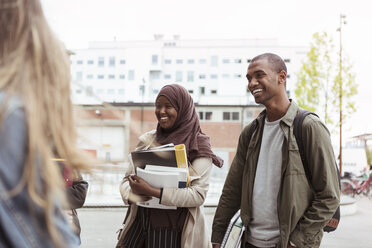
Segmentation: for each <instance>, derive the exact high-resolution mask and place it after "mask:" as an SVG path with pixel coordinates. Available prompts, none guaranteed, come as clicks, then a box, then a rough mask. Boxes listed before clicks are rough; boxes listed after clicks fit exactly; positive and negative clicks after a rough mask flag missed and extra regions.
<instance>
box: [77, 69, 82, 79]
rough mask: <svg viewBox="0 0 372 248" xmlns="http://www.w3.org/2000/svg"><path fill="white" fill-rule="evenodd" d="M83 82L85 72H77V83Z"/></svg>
mask: <svg viewBox="0 0 372 248" xmlns="http://www.w3.org/2000/svg"><path fill="white" fill-rule="evenodd" d="M81 80H83V72H81V71H78V72H76V81H81Z"/></svg>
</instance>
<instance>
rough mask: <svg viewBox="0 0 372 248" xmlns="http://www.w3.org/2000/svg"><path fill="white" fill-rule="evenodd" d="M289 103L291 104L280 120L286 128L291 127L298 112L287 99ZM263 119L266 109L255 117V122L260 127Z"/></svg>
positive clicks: (296, 107) (297, 108) (293, 104)
mask: <svg viewBox="0 0 372 248" xmlns="http://www.w3.org/2000/svg"><path fill="white" fill-rule="evenodd" d="M289 101H290V102H291V104H290V105H289V108H288V110H287V112H286V113H285V115H284V116H283V117H282V120H281V123H285V124H286V125H287V126H288V127H290V126H292V125H293V121H294V119H295V117H296V115H297V112H298V110H299V109H300V108H299V107H298V105H297V104H296V103H295V102H294V101H293V100H292V99H289ZM265 118H266V109H264V110H263V111H262V112H261V113H260V114H259V115H258V117H257V121H258V123H259V126H260V127H261V125H262V124H263V123H264V121H265Z"/></svg>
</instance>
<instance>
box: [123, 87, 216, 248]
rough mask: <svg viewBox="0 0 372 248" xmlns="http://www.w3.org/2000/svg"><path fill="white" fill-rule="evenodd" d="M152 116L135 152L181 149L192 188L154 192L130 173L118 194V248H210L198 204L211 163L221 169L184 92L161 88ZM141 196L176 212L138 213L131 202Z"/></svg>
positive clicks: (202, 194) (201, 197) (171, 88)
mask: <svg viewBox="0 0 372 248" xmlns="http://www.w3.org/2000/svg"><path fill="white" fill-rule="evenodd" d="M155 115H156V118H157V120H158V125H157V128H156V130H153V131H150V132H148V133H145V134H143V135H142V136H141V137H140V138H139V139H140V142H139V145H138V146H137V149H136V150H142V149H148V148H149V147H154V146H159V145H165V144H169V143H173V144H185V146H186V153H187V158H188V161H189V174H190V179H191V182H190V185H189V187H187V188H162V189H158V188H153V187H151V186H150V185H149V184H148V183H147V182H146V181H144V180H143V179H141V178H139V177H137V176H135V175H133V176H129V175H131V174H133V171H132V170H131V169H129V171H127V173H126V177H125V178H124V179H123V181H122V183H121V186H120V193H121V195H122V198H123V201H124V203H125V204H129V205H130V207H129V209H128V212H127V216H126V218H125V220H124V223H123V224H124V228H123V229H122V230H121V233H120V234H119V238H118V239H119V242H118V244H117V247H126V248H128V247H131V248H132V247H133V248H137V247H138V248H143V247H146V248H168V247H169V248H171V247H172V248H178V247H180V248H181V247H182V248H184V247H185V248H186V247H211V243H210V240H209V236H210V235H209V233H208V232H207V227H206V225H205V221H204V211H203V203H204V200H205V197H206V195H207V191H208V188H209V176H210V171H211V167H212V163H213V164H215V165H216V166H218V167H221V166H222V164H223V161H222V160H221V159H220V158H219V157H217V156H216V155H215V154H214V153H213V152H212V150H211V145H210V141H209V137H208V136H207V135H205V134H204V133H202V131H201V129H200V124H199V119H198V116H197V114H196V111H195V107H194V103H193V100H192V98H191V96H190V94H189V93H188V92H187V90H186V89H185V88H183V87H182V86H180V85H177V84H172V85H166V86H164V87H163V88H162V89H161V91H160V92H159V94H158V96H157V98H156V102H155ZM139 195H141V196H139ZM143 196H145V198H147V199H149V198H150V197H157V198H159V199H160V203H161V204H163V205H168V206H176V207H177V210H164V209H153V208H142V207H139V206H137V205H136V204H135V203H134V202H133V200H132V201H131V199H135V198H136V197H137V198H139V197H143Z"/></svg>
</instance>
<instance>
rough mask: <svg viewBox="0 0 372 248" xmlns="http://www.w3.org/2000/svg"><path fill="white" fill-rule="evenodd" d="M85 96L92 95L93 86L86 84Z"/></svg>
mask: <svg viewBox="0 0 372 248" xmlns="http://www.w3.org/2000/svg"><path fill="white" fill-rule="evenodd" d="M85 93H86V94H87V96H92V95H93V87H92V86H88V87H87V88H86V92H85Z"/></svg>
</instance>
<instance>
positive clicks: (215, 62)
mask: <svg viewBox="0 0 372 248" xmlns="http://www.w3.org/2000/svg"><path fill="white" fill-rule="evenodd" d="M217 65H218V56H211V66H217Z"/></svg>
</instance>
